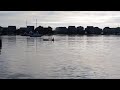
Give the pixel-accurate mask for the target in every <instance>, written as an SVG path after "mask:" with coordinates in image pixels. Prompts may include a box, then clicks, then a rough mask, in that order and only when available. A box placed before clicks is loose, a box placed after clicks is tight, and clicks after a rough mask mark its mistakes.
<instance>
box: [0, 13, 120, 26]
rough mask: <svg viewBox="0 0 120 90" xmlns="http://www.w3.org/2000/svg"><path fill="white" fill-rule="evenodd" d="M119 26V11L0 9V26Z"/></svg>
mask: <svg viewBox="0 0 120 90" xmlns="http://www.w3.org/2000/svg"><path fill="white" fill-rule="evenodd" d="M36 19H37V22H38V26H39V25H41V26H44V27H47V26H51V27H53V28H55V27H57V26H66V27H67V26H69V25H74V26H84V27H86V26H90V25H93V26H98V27H100V28H103V27H105V26H109V27H118V26H120V11H0V26H3V27H4V26H9V25H15V26H17V27H18V28H19V27H25V26H26V20H27V23H28V24H27V25H34V26H35V23H36V21H35V20H36Z"/></svg>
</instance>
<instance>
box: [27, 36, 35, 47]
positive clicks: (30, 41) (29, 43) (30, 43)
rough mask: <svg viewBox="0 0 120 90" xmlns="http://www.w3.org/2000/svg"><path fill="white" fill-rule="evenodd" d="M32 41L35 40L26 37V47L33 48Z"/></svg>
mask: <svg viewBox="0 0 120 90" xmlns="http://www.w3.org/2000/svg"><path fill="white" fill-rule="evenodd" d="M34 39H35V38H31V37H28V38H27V46H33V45H34Z"/></svg>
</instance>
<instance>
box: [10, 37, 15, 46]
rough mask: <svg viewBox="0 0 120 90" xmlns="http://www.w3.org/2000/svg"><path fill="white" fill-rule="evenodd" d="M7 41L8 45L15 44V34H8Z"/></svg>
mask: <svg viewBox="0 0 120 90" xmlns="http://www.w3.org/2000/svg"><path fill="white" fill-rule="evenodd" d="M8 43H9V44H10V45H15V44H16V36H10V37H8Z"/></svg>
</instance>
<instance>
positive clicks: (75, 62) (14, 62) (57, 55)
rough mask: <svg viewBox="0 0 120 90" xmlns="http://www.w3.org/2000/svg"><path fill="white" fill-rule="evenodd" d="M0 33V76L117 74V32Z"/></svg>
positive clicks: (119, 40)
mask: <svg viewBox="0 0 120 90" xmlns="http://www.w3.org/2000/svg"><path fill="white" fill-rule="evenodd" d="M52 37H54V39H55V41H54V42H52V41H42V38H50V36H43V37H37V38H36V37H26V36H1V42H2V46H0V47H1V50H0V78H1V79H111V78H114V79H115V78H117V79H118V78H120V36H114V35H110V36H102V35H100V36H52Z"/></svg>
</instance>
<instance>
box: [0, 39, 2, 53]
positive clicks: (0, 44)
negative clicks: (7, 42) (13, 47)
mask: <svg viewBox="0 0 120 90" xmlns="http://www.w3.org/2000/svg"><path fill="white" fill-rule="evenodd" d="M1 49H2V39H1V38H0V54H1Z"/></svg>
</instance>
